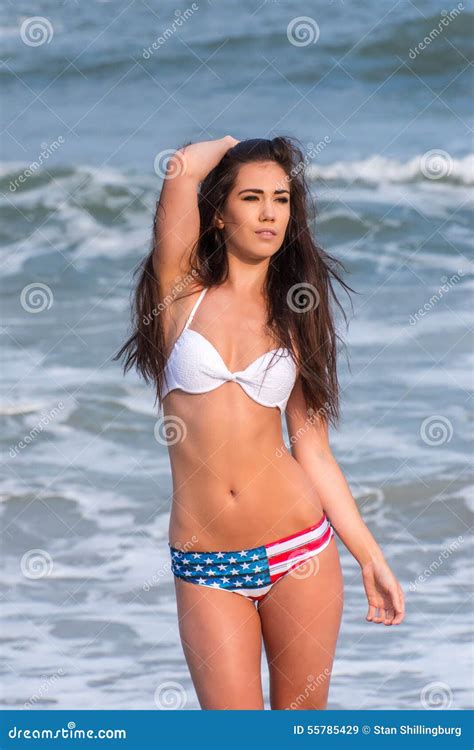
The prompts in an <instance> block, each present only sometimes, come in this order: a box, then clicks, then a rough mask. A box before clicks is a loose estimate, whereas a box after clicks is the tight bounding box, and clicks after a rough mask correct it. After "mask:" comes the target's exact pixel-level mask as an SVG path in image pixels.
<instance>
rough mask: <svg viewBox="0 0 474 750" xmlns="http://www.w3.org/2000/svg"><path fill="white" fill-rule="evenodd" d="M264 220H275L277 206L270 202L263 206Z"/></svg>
mask: <svg viewBox="0 0 474 750" xmlns="http://www.w3.org/2000/svg"><path fill="white" fill-rule="evenodd" d="M262 218H264V219H274V218H275V206H274V205H273V203H272V202H271V201H268V203H264V204H263V208H262Z"/></svg>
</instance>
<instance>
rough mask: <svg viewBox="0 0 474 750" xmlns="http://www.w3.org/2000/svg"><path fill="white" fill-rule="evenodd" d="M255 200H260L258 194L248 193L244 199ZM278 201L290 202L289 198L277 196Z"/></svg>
mask: <svg viewBox="0 0 474 750" xmlns="http://www.w3.org/2000/svg"><path fill="white" fill-rule="evenodd" d="M253 200H255V201H256V200H258V198H257V196H256V195H246V196H245V198H244V201H253ZM277 201H278V202H279V203H288V198H277Z"/></svg>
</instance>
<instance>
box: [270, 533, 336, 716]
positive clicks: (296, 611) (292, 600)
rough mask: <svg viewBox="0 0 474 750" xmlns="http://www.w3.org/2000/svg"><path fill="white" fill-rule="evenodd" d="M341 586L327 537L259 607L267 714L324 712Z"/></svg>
mask: <svg viewBox="0 0 474 750" xmlns="http://www.w3.org/2000/svg"><path fill="white" fill-rule="evenodd" d="M343 603H344V584H343V578H342V571H341V565H340V560H339V552H338V549H337V544H336V540H335V539H334V538H333V539H332V540H331V542H330V543H329V544H328V546H327V547H326V549H325V550H323V551H322V552H321V553H320V554H319V555H316V556H315V557H313V558H311V559H310V560H308V562H307V563H303V564H302V565H300V566H299V567H297V568H295V569H293V570H292V571H290V572H289V573H287V574H286V575H285V576H283V578H281V579H280V580H279V581H277V583H275V585H274V586H273V587H272V589H271V590H270V591H269V593H268V594H267V596H266V597H265V598H264V599H263V600H262V601H261V602H259V606H258V612H259V614H260V618H261V623H262V633H263V640H264V644H265V652H266V655H267V660H268V667H269V672H270V701H271V707H272V709H285V708H288V709H325V708H326V706H327V699H328V692H329V683H330V678H331V672H332V665H333V660H334V653H335V650H336V643H337V637H338V634H339V628H340V624H341V619H342V611H343Z"/></svg>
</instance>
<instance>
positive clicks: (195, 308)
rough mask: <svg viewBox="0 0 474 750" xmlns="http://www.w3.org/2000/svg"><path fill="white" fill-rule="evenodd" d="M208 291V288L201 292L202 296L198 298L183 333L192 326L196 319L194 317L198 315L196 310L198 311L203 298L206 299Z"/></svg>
mask: <svg viewBox="0 0 474 750" xmlns="http://www.w3.org/2000/svg"><path fill="white" fill-rule="evenodd" d="M207 289H208V288H207V287H204V289H203V290H202V291H201V294H200V295H199V297H198V298H197V300H196V302H195V303H194V305H193V309H192V310H191V312H190V313H189V318H188V319H187V321H186V325H185V326H184V328H183V331H185V330H186V328H187V327H188V326H189V325H190V323H191V321H192V319H193V318H194V316H195V314H196V310H197V309H198V307H199V305H200V304H201V300H202V298H203V297H204V295H205V293H206V292H207Z"/></svg>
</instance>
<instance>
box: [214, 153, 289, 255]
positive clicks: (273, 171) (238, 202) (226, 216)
mask: <svg viewBox="0 0 474 750" xmlns="http://www.w3.org/2000/svg"><path fill="white" fill-rule="evenodd" d="M216 218H217V221H216V223H217V226H218V227H219V228H221V229H222V228H223V230H224V237H225V242H226V248H227V251H228V252H234V253H236V254H237V255H241V256H242V255H244V256H246V257H254V258H267V257H270V256H272V255H274V254H275V253H276V252H277V250H278V249H279V248H280V247H281V245H282V243H283V239H284V237H285V232H286V228H287V226H288V221H289V218H290V185H289V182H288V179H287V177H286V173H285V171H284V169H283V168H282V167H280V165H279V164H277V163H276V162H274V161H266V162H253V163H249V164H243V165H242V166H241V167H240V169H239V172H238V174H237V179H236V182H235V185H234V187H233V189H232V190H231V192H230V193H229V195H228V197H227V200H226V203H225V206H224V209H223V211H222V212H220V213H219V214H217V217H216ZM265 231H266V232H267V234H265Z"/></svg>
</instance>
